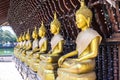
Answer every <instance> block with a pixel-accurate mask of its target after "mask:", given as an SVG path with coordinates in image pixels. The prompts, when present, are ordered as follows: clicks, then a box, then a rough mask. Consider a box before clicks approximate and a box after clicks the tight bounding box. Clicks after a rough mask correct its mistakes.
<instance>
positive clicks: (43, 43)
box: [30, 22, 48, 72]
mask: <svg viewBox="0 0 120 80" xmlns="http://www.w3.org/2000/svg"><path fill="white" fill-rule="evenodd" d="M38 34H39V37H41V39H40V40H39V47H38V50H39V51H38V52H35V53H33V58H32V59H31V63H30V68H31V69H32V70H33V71H35V72H36V71H37V70H38V66H39V62H40V55H41V54H44V53H46V51H47V43H48V42H47V38H46V37H45V35H46V29H45V26H44V24H43V22H42V24H41V27H40V28H39V33H38Z"/></svg>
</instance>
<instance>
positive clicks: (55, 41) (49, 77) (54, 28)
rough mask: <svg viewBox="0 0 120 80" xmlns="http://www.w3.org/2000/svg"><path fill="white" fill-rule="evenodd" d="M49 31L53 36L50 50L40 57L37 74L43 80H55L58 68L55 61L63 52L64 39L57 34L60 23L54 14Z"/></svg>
mask: <svg viewBox="0 0 120 80" xmlns="http://www.w3.org/2000/svg"><path fill="white" fill-rule="evenodd" d="M50 31H51V33H52V34H54V36H53V37H52V39H51V42H50V44H51V50H50V51H49V52H48V54H42V55H40V59H41V61H40V66H39V68H38V72H37V73H38V75H39V76H40V77H41V78H42V79H43V80H55V77H56V73H55V72H56V69H57V67H58V64H57V61H58V59H59V57H60V56H61V53H62V51H63V44H64V39H63V37H62V36H61V35H60V34H59V32H60V22H59V21H58V19H57V16H56V13H55V14H54V20H53V21H52V22H51V25H50Z"/></svg>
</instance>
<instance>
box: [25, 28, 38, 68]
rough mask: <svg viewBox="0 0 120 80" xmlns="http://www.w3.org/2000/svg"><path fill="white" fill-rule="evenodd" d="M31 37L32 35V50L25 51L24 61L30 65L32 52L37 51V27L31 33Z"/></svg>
mask: <svg viewBox="0 0 120 80" xmlns="http://www.w3.org/2000/svg"><path fill="white" fill-rule="evenodd" d="M32 37H33V39H34V40H33V42H32V50H29V51H26V54H27V55H26V60H25V63H26V64H27V65H28V66H29V65H30V61H31V58H32V54H33V53H35V52H37V51H38V34H37V28H36V27H35V29H34V31H33V33H32Z"/></svg>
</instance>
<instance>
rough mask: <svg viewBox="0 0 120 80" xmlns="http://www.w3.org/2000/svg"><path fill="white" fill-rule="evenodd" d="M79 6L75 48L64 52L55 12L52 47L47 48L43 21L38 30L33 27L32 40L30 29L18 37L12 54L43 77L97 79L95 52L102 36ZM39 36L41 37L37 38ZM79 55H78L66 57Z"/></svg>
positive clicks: (47, 79)
mask: <svg viewBox="0 0 120 80" xmlns="http://www.w3.org/2000/svg"><path fill="white" fill-rule="evenodd" d="M80 3H81V7H80V9H79V10H77V12H76V14H75V17H76V24H77V27H78V28H79V29H81V32H80V33H79V34H78V36H77V38H76V49H75V50H74V51H72V52H69V53H65V55H62V53H63V50H64V49H63V48H64V47H63V46H64V42H65V40H64V38H63V36H62V35H61V34H60V27H61V24H60V21H59V20H58V19H57V15H56V13H55V14H54V20H53V21H52V22H51V24H50V31H51V33H52V34H53V37H52V39H51V41H50V44H51V49H50V50H48V42H49V41H48V40H47V38H46V29H45V26H44V23H43V22H42V24H41V27H40V28H39V32H37V28H36V27H35V29H34V30H33V33H32V37H33V39H34V40H33V42H31V39H30V36H31V35H30V33H29V30H28V31H27V33H26V34H25V33H24V34H23V35H21V36H20V37H19V38H18V44H17V46H16V47H15V48H14V54H15V56H16V58H18V59H19V60H20V61H21V62H23V63H25V64H26V65H27V66H29V68H30V69H31V70H32V71H34V72H35V73H37V75H38V76H39V77H40V78H41V79H42V80H96V73H95V71H94V69H95V58H96V57H97V55H98V46H99V44H100V42H101V39H102V37H101V36H100V35H99V34H98V33H97V32H96V31H95V30H93V29H91V28H90V25H91V20H92V12H91V10H90V9H89V8H88V7H87V6H86V5H85V2H84V0H81V1H80ZM38 36H39V37H40V38H41V39H40V40H38ZM75 55H78V57H77V58H69V57H72V56H75Z"/></svg>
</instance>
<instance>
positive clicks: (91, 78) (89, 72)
mask: <svg viewBox="0 0 120 80" xmlns="http://www.w3.org/2000/svg"><path fill="white" fill-rule="evenodd" d="M75 17H76V24H77V27H78V28H79V29H81V32H80V33H79V34H78V36H77V39H76V50H74V51H72V52H70V53H67V54H66V55H63V56H62V57H61V58H60V59H59V61H58V64H59V67H60V68H59V69H58V72H57V73H58V77H57V80H96V75H95V72H94V69H95V58H96V57H97V55H98V47H99V44H100V42H101V39H102V37H101V36H100V35H99V34H98V33H97V32H96V31H95V30H93V29H91V28H90V25H91V20H92V12H91V10H90V9H88V7H87V6H86V5H85V2H84V0H81V7H80V9H79V10H78V11H77V12H76V14H75ZM75 55H78V57H77V58H73V59H72V58H69V57H72V56H75Z"/></svg>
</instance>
